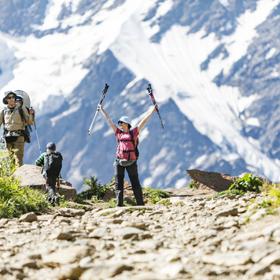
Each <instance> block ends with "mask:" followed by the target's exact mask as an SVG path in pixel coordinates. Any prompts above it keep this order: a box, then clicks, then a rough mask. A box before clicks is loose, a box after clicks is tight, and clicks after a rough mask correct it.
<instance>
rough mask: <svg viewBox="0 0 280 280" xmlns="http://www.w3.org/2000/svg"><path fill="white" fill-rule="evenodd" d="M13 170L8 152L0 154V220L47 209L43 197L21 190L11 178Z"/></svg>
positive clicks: (34, 192)
mask: <svg viewBox="0 0 280 280" xmlns="http://www.w3.org/2000/svg"><path fill="white" fill-rule="evenodd" d="M14 170H15V165H14V160H13V159H11V158H10V157H9V155H8V152H6V151H1V152H0V218H12V217H18V216H20V215H22V214H24V213H27V212H30V211H33V212H42V211H45V210H46V209H48V208H49V204H48V202H47V201H46V197H45V195H44V194H43V193H42V192H40V191H38V190H33V189H30V188H28V187H26V188H21V187H20V186H19V182H18V181H17V180H16V179H14V178H13V177H11V175H12V174H13V172H14Z"/></svg>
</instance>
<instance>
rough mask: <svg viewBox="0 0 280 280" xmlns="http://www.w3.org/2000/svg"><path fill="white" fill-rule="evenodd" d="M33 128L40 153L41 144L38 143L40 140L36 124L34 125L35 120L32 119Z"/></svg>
mask: <svg viewBox="0 0 280 280" xmlns="http://www.w3.org/2000/svg"><path fill="white" fill-rule="evenodd" d="M34 128H35V134H36V138H37V143H38V147H39V151H40V154H42V149H41V145H40V141H39V136H38V132H37V126H36V122H35V120H34Z"/></svg>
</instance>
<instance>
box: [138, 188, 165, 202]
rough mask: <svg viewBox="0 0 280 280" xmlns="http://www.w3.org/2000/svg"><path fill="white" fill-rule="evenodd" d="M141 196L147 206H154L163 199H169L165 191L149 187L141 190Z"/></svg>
mask: <svg viewBox="0 0 280 280" xmlns="http://www.w3.org/2000/svg"><path fill="white" fill-rule="evenodd" d="M143 196H144V199H145V200H146V201H147V203H148V204H156V203H158V202H159V201H161V200H162V199H164V198H169V194H168V193H167V192H166V191H163V190H159V189H153V188H151V187H144V188H143Z"/></svg>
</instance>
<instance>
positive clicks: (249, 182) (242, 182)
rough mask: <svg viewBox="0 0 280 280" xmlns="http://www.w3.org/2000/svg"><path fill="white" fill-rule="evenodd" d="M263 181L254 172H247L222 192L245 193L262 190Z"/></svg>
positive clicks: (230, 193) (231, 193) (229, 193)
mask: <svg viewBox="0 0 280 280" xmlns="http://www.w3.org/2000/svg"><path fill="white" fill-rule="evenodd" d="M262 184H263V182H262V180H261V179H260V178H258V177H256V176H254V175H253V174H250V173H246V174H244V175H243V176H242V177H240V178H237V179H236V180H235V181H234V182H233V183H232V184H231V185H230V187H229V189H228V190H226V191H224V192H221V193H220V194H221V195H243V194H245V193H246V192H257V193H259V192H260V187H261V186H262Z"/></svg>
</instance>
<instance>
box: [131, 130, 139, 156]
mask: <svg viewBox="0 0 280 280" xmlns="http://www.w3.org/2000/svg"><path fill="white" fill-rule="evenodd" d="M129 134H130V137H131V140H132V143H133V146H134V150H135V155H136V159H138V158H139V150H138V144H139V141H138V138H137V139H136V141H134V137H133V132H132V130H129Z"/></svg>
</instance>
